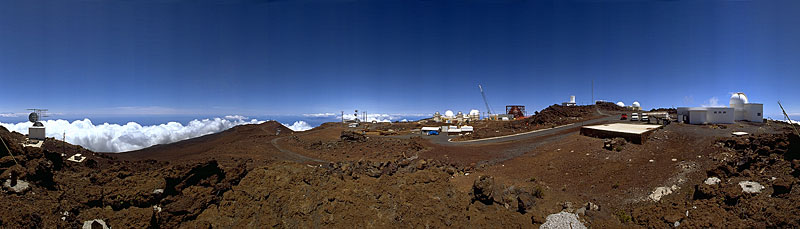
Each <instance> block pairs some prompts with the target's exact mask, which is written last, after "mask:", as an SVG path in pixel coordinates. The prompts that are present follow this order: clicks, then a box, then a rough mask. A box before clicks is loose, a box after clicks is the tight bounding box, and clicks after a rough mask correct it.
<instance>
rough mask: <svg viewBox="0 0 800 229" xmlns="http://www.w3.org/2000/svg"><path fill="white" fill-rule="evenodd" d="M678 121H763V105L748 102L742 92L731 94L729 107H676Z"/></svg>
mask: <svg viewBox="0 0 800 229" xmlns="http://www.w3.org/2000/svg"><path fill="white" fill-rule="evenodd" d="M677 110H678V121H679V122H684V123H690V124H730V123H733V122H734V121H749V122H764V118H763V117H762V116H763V114H762V113H763V112H764V105H763V104H760V103H749V102H748V100H747V96H745V94H744V93H742V92H737V93H734V94H733V96H731V100H730V107H678V109H677Z"/></svg>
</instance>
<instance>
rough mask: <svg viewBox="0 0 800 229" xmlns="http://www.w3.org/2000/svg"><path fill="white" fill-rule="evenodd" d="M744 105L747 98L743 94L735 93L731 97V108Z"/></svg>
mask: <svg viewBox="0 0 800 229" xmlns="http://www.w3.org/2000/svg"><path fill="white" fill-rule="evenodd" d="M745 103H747V96H746V95H744V92H736V93H733V95H731V103H730V105H731V107H733V108H737V107H742V106H743V105H744V104H745Z"/></svg>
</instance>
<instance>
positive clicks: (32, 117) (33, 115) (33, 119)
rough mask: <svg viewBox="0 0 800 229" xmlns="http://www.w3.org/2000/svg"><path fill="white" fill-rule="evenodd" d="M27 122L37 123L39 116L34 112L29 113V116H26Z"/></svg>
mask: <svg viewBox="0 0 800 229" xmlns="http://www.w3.org/2000/svg"><path fill="white" fill-rule="evenodd" d="M28 121H31V122H33V123H35V122H38V121H39V114H37V113H36V112H31V114H29V115H28Z"/></svg>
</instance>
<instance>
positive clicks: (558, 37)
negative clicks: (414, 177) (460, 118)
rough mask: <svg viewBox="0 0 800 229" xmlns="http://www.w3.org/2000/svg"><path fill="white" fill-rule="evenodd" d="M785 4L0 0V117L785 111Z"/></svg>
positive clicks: (799, 79)
mask: <svg viewBox="0 0 800 229" xmlns="http://www.w3.org/2000/svg"><path fill="white" fill-rule="evenodd" d="M798 12H800V1H794V0H792V1H702V0H693V1H667V0H660V1H655V0H653V1H518V0H507V1H503V0H495V1H489V0H458V1H433V0H426V1H414V0H405V1H390V0H381V1H356V0H352V1H351V0H326V1H278V0H274V1H256V0H242V1H225V0H217V1H211V0H209V1H188V0H187V1H183V0H163V1H151V0H141V1H128V0H120V1H111V0H53V1H40V0H26V1H5V0H2V1H0V79H1V80H0V91H2V92H3V93H2V97H0V113H2V112H24V109H25V108H30V107H46V108H50V109H51V111H55V112H60V113H70V114H106V113H115V114H126V115H128V114H130V115H139V114H190V115H191V114H198V115H199V114H203V115H224V114H244V115H272V114H303V113H324V112H333V113H338V112H339V111H341V110H344V111H348V112H351V111H352V110H353V109H356V108H358V109H361V110H368V111H371V112H373V113H433V112H434V111H444V110H445V109H453V110H456V111H458V110H461V111H465V112H467V111H468V110H469V109H472V108H476V109H480V110H481V111H484V110H485V108H484V106H483V101H482V100H481V97H480V94H479V92H478V88H477V84H483V85H484V87H485V89H486V93H487V96H488V98H489V100H490V103H491V105H492V107H493V108H494V109H496V110H502V109H503V106H505V105H506V104H522V105H527V106H528V109H529V110H530V111H532V110H538V109H542V108H544V107H546V106H548V105H550V104H554V103H560V102H563V101H565V100H566V99H567V98H568V96H569V95H576V96H577V97H578V102H579V103H589V101H590V96H591V94H590V82H591V80H594V85H595V89H594V94H595V98H596V99H605V100H609V101H613V102H617V101H623V102H625V103H626V104H630V103H631V102H633V101H634V100H638V101H639V102H640V103H642V105H643V106H644V107H645V108H648V109H649V108H653V107H671V106H699V105H702V104H709V100H710V99H712V98H714V97H716V98H717V99H718V100H719V103H720V104H725V105H726V104H727V103H728V98H729V97H730V93H732V92H737V91H743V92H745V93H747V94H748V96H749V97H750V100H751V102H760V103H764V104H765V105H764V109H765V114H766V115H767V116H772V117H775V118H777V117H778V114H779V112H780V111H779V109H778V108H777V104H776V103H775V102H776V101H777V100H782V101H784V105H785V106H787V107H788V108H789V112H790V113H795V114H800V94H798V93H797V90H796V89H797V88H798V85H800V74H798V73H800V13H798Z"/></svg>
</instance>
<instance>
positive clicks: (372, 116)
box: [337, 113, 432, 122]
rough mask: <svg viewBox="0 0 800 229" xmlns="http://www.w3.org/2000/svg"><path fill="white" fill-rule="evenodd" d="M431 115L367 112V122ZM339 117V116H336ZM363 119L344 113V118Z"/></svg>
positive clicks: (360, 116) (359, 116)
mask: <svg viewBox="0 0 800 229" xmlns="http://www.w3.org/2000/svg"><path fill="white" fill-rule="evenodd" d="M431 116H432V115H426V114H369V113H368V114H367V120H366V121H367V122H372V121H375V122H393V121H395V120H401V119H405V120H408V119H407V117H431ZM337 117H338V118H341V116H337ZM356 118H358V119H363V117H362V115H361V114H359V115H358V116H357V117H356V116H355V115H353V114H345V115H344V119H345V120H354V119H356Z"/></svg>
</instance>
